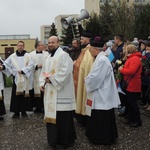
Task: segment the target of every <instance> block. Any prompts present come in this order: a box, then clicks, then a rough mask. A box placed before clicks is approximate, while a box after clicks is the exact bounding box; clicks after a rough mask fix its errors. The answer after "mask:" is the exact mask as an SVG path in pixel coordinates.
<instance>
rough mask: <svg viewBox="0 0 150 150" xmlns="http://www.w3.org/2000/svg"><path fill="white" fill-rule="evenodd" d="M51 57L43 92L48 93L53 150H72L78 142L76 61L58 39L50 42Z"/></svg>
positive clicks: (46, 64)
mask: <svg viewBox="0 0 150 150" xmlns="http://www.w3.org/2000/svg"><path fill="white" fill-rule="evenodd" d="M48 49H49V52H50V55H49V56H48V57H47V58H46V60H45V62H44V65H43V67H42V72H41V75H40V79H39V81H40V89H41V91H43V92H44V110H45V118H44V120H45V122H46V127H47V138H48V144H49V145H50V146H53V147H56V146H57V144H62V145H64V146H70V145H72V144H73V143H74V142H75V139H76V133H75V127H74V122H73V110H75V108H76V104H75V94H74V84H73V76H72V71H73V61H72V60H71V58H70V56H69V55H68V54H67V53H66V52H64V51H63V50H62V49H61V48H60V47H59V39H58V37H57V36H51V37H50V38H49V39H48Z"/></svg>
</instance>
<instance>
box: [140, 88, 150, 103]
mask: <svg viewBox="0 0 150 150" xmlns="http://www.w3.org/2000/svg"><path fill="white" fill-rule="evenodd" d="M149 99H150V98H149V94H148V86H147V85H142V103H143V104H144V105H146V104H147V103H149V104H150V100H149Z"/></svg>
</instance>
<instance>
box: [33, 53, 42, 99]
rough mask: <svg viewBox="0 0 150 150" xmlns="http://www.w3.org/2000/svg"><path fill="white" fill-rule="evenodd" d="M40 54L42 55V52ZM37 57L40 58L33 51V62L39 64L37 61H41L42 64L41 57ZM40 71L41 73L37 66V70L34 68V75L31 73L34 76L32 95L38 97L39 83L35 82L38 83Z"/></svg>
mask: <svg viewBox="0 0 150 150" xmlns="http://www.w3.org/2000/svg"><path fill="white" fill-rule="evenodd" d="M40 55H42V54H40ZM38 59H40V58H37V54H36V51H35V53H34V55H33V60H34V62H35V63H36V64H39V61H41V64H42V58H41V60H38ZM40 73H41V68H38V70H34V75H33V77H34V79H33V80H34V84H33V86H34V97H40V96H41V92H40V88H39V84H37V83H39V76H40Z"/></svg>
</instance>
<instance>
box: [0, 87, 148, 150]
mask: <svg viewBox="0 0 150 150" xmlns="http://www.w3.org/2000/svg"><path fill="white" fill-rule="evenodd" d="M10 95H11V88H5V90H4V96H5V105H6V109H7V114H6V115H5V119H4V120H3V121H0V150H50V149H51V148H50V147H49V146H48V144H47V138H46V127H45V124H44V122H43V114H34V113H32V112H27V113H28V115H29V116H28V118H19V119H12V118H11V116H12V113H10V112H9V103H10ZM140 109H141V118H142V121H143V125H142V127H139V128H130V127H128V126H127V125H124V124H123V123H122V121H123V118H121V117H118V116H117V114H116V119H117V125H118V134H119V137H118V140H117V142H116V144H114V145H110V146H104V145H93V144H91V143H90V142H89V141H88V139H87V138H86V136H85V129H84V127H82V126H81V125H80V124H78V122H76V120H75V127H76V133H77V140H76V143H75V145H74V146H73V147H70V148H68V150H150V112H147V113H145V111H144V110H143V109H142V108H140ZM58 149H60V150H63V147H61V146H60V147H58Z"/></svg>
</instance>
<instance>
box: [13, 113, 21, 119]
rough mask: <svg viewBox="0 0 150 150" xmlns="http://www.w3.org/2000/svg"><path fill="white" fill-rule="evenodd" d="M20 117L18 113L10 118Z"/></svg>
mask: <svg viewBox="0 0 150 150" xmlns="http://www.w3.org/2000/svg"><path fill="white" fill-rule="evenodd" d="M19 117H20V114H19V113H14V114H13V116H12V118H19Z"/></svg>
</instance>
